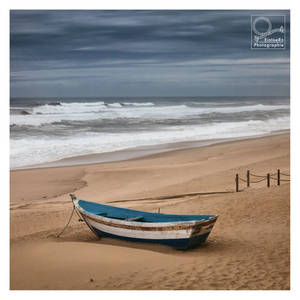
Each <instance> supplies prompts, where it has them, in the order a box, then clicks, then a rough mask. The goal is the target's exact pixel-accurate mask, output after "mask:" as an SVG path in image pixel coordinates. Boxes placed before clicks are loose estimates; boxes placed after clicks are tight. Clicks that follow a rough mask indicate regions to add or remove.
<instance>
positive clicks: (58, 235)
mask: <svg viewBox="0 0 300 300" xmlns="http://www.w3.org/2000/svg"><path fill="white" fill-rule="evenodd" d="M70 196H71V199H72V204H73V210H72V213H71V215H70V218H69V220H68V222H67V224H66V225H65V227H64V228H63V229H62V231H61V232H60V233H59V234H57V235H54V234H50V235H48V236H47V238H48V237H50V236H55V237H56V238H59V237H60V236H61V235H62V234H63V233H64V232H65V230H66V229H67V228H68V226H69V224H70V222H71V220H72V217H73V215H74V211H75V212H76V214H77V216H78V217H79V219H78V221H79V222H83V220H82V219H81V216H80V215H79V214H78V212H77V210H76V208H75V204H74V201H73V199H74V198H75V196H74V195H73V194H70Z"/></svg>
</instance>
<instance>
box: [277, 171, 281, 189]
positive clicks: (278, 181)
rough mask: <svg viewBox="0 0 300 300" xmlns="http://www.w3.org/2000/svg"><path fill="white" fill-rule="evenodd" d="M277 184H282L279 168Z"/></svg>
mask: <svg viewBox="0 0 300 300" xmlns="http://www.w3.org/2000/svg"><path fill="white" fill-rule="evenodd" d="M277 185H280V170H279V169H278V170H277Z"/></svg>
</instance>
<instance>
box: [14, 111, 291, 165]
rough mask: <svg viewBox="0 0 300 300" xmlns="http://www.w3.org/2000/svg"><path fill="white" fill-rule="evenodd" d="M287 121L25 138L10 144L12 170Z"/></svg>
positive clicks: (253, 131) (265, 128) (272, 127)
mask: <svg viewBox="0 0 300 300" xmlns="http://www.w3.org/2000/svg"><path fill="white" fill-rule="evenodd" d="M289 127H290V124H289V117H288V116H286V117H282V118H276V119H269V120H267V121H257V120H255V121H254V120H251V121H243V122H223V123H211V124H206V125H184V126H172V127H165V128H162V129H161V130H159V131H142V132H141V131H137V132H125V133H93V132H81V133H77V134H73V135H70V136H69V137H61V138H60V137H56V138H50V137H47V136H45V137H42V138H41V137H26V138H24V139H23V138H21V139H12V140H11V142H10V162H11V168H16V167H22V166H27V165H34V164H38V163H43V162H50V161H55V160H59V159H62V158H66V157H71V156H76V155H84V154H91V153H104V152H110V151H116V150H122V149H127V148H131V147H137V146H146V145H157V144H162V143H172V142H179V141H193V140H206V139H218V138H237V137H245V136H255V135H258V134H268V133H270V132H272V131H276V130H284V129H289Z"/></svg>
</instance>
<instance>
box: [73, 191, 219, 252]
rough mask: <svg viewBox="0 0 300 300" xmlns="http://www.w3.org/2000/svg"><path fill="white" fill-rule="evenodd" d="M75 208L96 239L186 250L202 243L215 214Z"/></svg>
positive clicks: (78, 204) (82, 204)
mask: <svg viewBox="0 0 300 300" xmlns="http://www.w3.org/2000/svg"><path fill="white" fill-rule="evenodd" d="M71 197H72V201H73V203H74V207H75V209H76V211H77V212H78V214H79V215H80V216H81V217H82V218H83V220H84V221H85V222H86V224H87V225H88V226H89V228H90V229H91V230H92V231H93V232H94V233H95V234H96V235H97V236H99V237H102V236H105V237H112V238H119V239H124V240H129V241H138V242H151V243H159V244H165V245H170V246H173V247H176V248H179V249H187V248H191V247H195V246H196V245H198V244H200V243H203V242H205V240H206V239H207V237H208V235H209V234H210V232H211V230H212V228H213V226H214V224H215V222H216V220H217V218H218V216H217V215H171V214H161V213H149V212H144V211H138V210H132V209H126V208H120V207H114V206H110V205H104V204H99V203H95V202H88V201H84V200H79V199H77V198H76V196H74V195H71Z"/></svg>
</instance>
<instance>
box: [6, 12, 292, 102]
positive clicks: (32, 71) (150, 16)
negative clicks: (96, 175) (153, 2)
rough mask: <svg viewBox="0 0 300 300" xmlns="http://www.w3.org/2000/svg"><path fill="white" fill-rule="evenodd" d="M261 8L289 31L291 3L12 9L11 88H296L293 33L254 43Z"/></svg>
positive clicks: (271, 91) (215, 91) (174, 91)
mask: <svg viewBox="0 0 300 300" xmlns="http://www.w3.org/2000/svg"><path fill="white" fill-rule="evenodd" d="M255 14H258V15H286V17H287V24H286V25H287V37H289V12H288V11H275V12H274V11H273V12H272V11H268V12H265V11H256V12H255V11H195V10H194V11H46V10H44V11H11V14H10V41H11V48H10V59H11V61H10V67H11V73H10V75H11V78H10V79H11V81H10V82H11V96H12V97H67V96H70V97H72V96H77V97H84V96H85V97H99V96H235V95H236V96H237V95H244V96H274V95H280V96H281V95H284V96H285V95H289V55H290V51H289V38H288V41H287V49H286V50H251V49H250V42H251V22H250V16H251V15H255ZM272 25H273V28H276V24H272Z"/></svg>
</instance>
